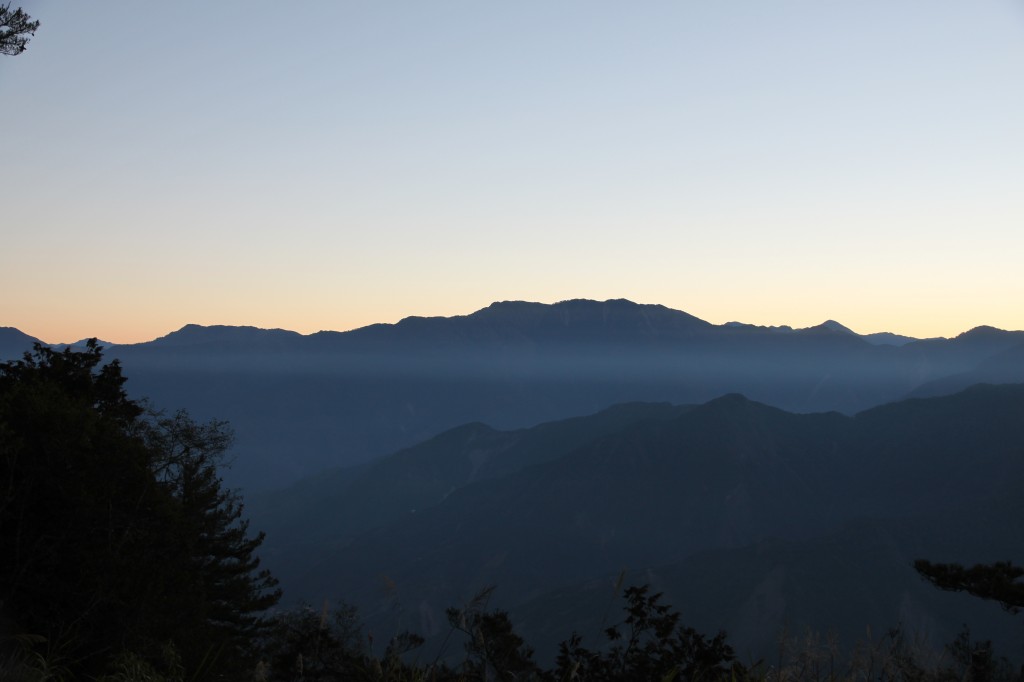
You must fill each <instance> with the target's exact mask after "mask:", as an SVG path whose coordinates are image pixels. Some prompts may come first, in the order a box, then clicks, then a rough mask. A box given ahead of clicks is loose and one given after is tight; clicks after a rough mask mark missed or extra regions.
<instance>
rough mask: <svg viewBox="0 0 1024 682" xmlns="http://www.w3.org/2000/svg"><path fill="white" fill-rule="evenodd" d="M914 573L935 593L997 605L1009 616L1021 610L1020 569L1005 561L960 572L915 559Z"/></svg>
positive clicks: (1022, 571) (1023, 571) (1022, 584)
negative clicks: (960, 595)
mask: <svg viewBox="0 0 1024 682" xmlns="http://www.w3.org/2000/svg"><path fill="white" fill-rule="evenodd" d="M914 569H915V570H917V572H918V573H920V574H921V576H922V577H924V578H925V579H926V580H928V582H930V583H931V584H933V585H935V586H936V587H938V588H939V589H943V590H949V591H951V592H967V593H968V594H973V595H974V596H975V597H981V598H982V599H991V600H993V601H997V602H999V604H1000V605H1001V606H1002V607H1003V608H1004V609H1006V610H1007V611H1009V612H1010V613H1017V612H1019V611H1020V610H1021V609H1022V608H1024V582H1022V581H1021V579H1022V578H1024V568H1022V567H1020V566H1014V565H1013V563H1011V562H1009V561H997V562H996V563H994V564H976V565H974V566H972V567H971V568H964V567H963V566H962V565H960V564H933V563H931V562H930V561H926V560H924V559H918V560H917V561H915V562H914Z"/></svg>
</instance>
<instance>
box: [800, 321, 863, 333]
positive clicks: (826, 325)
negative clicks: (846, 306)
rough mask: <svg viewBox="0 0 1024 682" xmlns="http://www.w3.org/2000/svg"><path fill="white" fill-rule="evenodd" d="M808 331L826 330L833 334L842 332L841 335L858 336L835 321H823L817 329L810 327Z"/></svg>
mask: <svg viewBox="0 0 1024 682" xmlns="http://www.w3.org/2000/svg"><path fill="white" fill-rule="evenodd" d="M810 329H827V330H829V331H833V332H842V333H843V334H853V335H854V336H860V334H858V333H857V332H855V331H853V330H852V329H850V328H849V327H847V326H846V325H842V324H840V323H838V322H836V321H835V320H825V321H824V322H822V323H821V324H819V325H818V326H817V327H810Z"/></svg>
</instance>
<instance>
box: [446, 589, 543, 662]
mask: <svg viewBox="0 0 1024 682" xmlns="http://www.w3.org/2000/svg"><path fill="white" fill-rule="evenodd" d="M493 591H494V588H493V587H488V588H486V589H484V590H482V591H481V592H480V593H478V594H477V595H476V596H475V597H473V599H472V600H470V602H469V603H468V604H467V605H466V606H464V607H462V608H450V609H448V610H447V612H446V613H447V615H448V623H449V625H451V627H452V628H453V629H454V630H457V631H459V632H462V633H463V634H465V635H466V637H467V639H466V660H465V662H464V663H463V664H462V666H461V668H460V674H461V675H463V676H467V677H468V678H469V679H473V680H530V679H539V678H540V677H541V669H540V667H539V666H538V665H537V664H536V663H535V662H534V660H533V649H532V648H530V647H529V646H527V645H526V643H525V642H524V641H523V638H522V637H520V636H519V635H518V634H516V632H515V631H514V629H513V628H512V621H511V620H509V617H508V613H506V612H505V611H487V610H486V606H487V602H488V600H489V599H490V596H491V593H492V592H493Z"/></svg>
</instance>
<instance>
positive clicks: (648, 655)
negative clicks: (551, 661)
mask: <svg viewBox="0 0 1024 682" xmlns="http://www.w3.org/2000/svg"><path fill="white" fill-rule="evenodd" d="M649 590H650V588H649V586H647V585H643V586H640V587H629V588H627V589H626V592H625V594H624V595H623V596H624V598H625V599H626V606H625V607H624V608H625V611H626V618H625V620H624V621H623V622H622V623H621V624H619V625H615V626H612V627H610V628H608V629H607V630H605V635H606V636H607V637H608V640H609V641H610V642H611V643H612V646H611V648H610V650H608V651H607V652H604V653H599V652H594V651H589V650H587V649H585V648H584V647H583V646H582V639H581V638H580V636H579V635H577V634H576V633H573V635H572V637H571V638H570V639H569V640H568V641H567V642H562V644H561V645H560V647H559V650H560V652H559V655H558V660H557V667H556V670H555V677H556V678H557V679H583V680H601V681H606V682H612V681H617V680H623V681H625V680H671V679H678V680H709V681H710V680H736V679H743V678H744V677H745V676H746V672H747V671H746V669H745V668H744V667H743V666H742V665H741V664H740V663H739V662H738V661H737V660H736V655H735V653H734V652H733V649H732V647H731V646H729V644H728V643H726V635H725V633H724V632H719V633H718V634H717V635H715V636H714V637H707V636H705V635H703V634H701V633H699V632H697V630H695V629H693V628H691V627H683V626H681V625H680V624H679V620H680V614H679V612H678V611H674V610H673V609H672V607H671V606H669V605H668V604H662V603H661V594H660V593H657V594H648V592H649Z"/></svg>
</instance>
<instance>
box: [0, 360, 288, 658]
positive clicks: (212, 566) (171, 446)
mask: <svg viewBox="0 0 1024 682" xmlns="http://www.w3.org/2000/svg"><path fill="white" fill-rule="evenodd" d="M124 382H125V378H124V376H123V375H122V373H121V368H120V365H119V364H118V363H117V361H113V362H110V363H108V364H105V365H104V364H102V354H101V349H100V348H99V346H98V345H97V344H96V341H95V340H92V341H90V342H89V343H88V344H87V347H86V350H85V351H83V352H74V351H72V350H71V349H65V350H64V351H61V352H58V351H54V350H52V349H50V348H48V347H46V346H42V345H39V344H37V345H36V346H35V350H34V352H33V353H31V354H26V355H25V357H24V359H22V360H19V361H14V362H7V363H2V364H0V623H3V622H4V621H6V623H5V624H6V625H7V626H8V628H7V629H10V630H13V632H14V633H16V634H18V633H20V634H23V635H30V636H34V637H39V636H41V637H43V638H45V639H46V640H47V642H48V643H49V644H48V645H49V646H51V647H52V646H55V645H57V644H59V645H60V647H61V650H62V651H66V652H67V656H68V657H69V659H70V660H73V661H75V670H74V672H75V673H76V674H80V675H97V674H100V673H102V672H103V671H104V670H105V669H106V668H108V667H109V666H110V664H111V662H112V661H113V660H115V659H116V658H117V657H118V656H119V655H120V654H122V653H123V652H126V651H128V652H132V653H133V654H136V655H137V656H139V657H141V658H143V659H148V660H150V661H152V662H153V663H154V665H159V664H160V661H164V660H168V658H167V656H166V655H165V651H166V648H167V646H168V644H170V645H172V646H173V647H174V648H175V649H176V650H177V651H178V653H179V654H180V658H181V660H182V661H183V663H184V665H185V666H186V668H187V669H188V670H189V671H190V674H192V673H195V672H197V671H199V670H200V669H205V670H212V669H214V668H220V669H221V670H230V669H232V668H234V669H235V670H237V671H238V672H241V669H240V668H239V663H240V662H241V661H243V660H244V659H245V657H246V656H247V651H246V645H247V642H248V640H249V639H250V638H251V636H252V634H253V633H254V632H255V631H257V630H258V629H259V628H260V627H261V624H262V620H261V618H260V613H261V612H262V611H263V610H264V609H266V608H268V607H269V606H271V605H273V604H274V603H275V602H276V601H277V600H278V598H279V597H280V593H279V592H278V591H277V590H276V589H274V588H275V581H274V579H273V578H272V577H271V576H270V575H269V574H268V573H267V572H266V571H259V570H258V561H257V559H256V558H255V557H254V554H253V553H254V551H255V550H256V549H257V548H258V546H259V544H260V542H261V541H262V539H263V536H262V535H257V536H255V537H249V535H248V525H247V522H245V521H244V519H242V517H241V514H242V506H241V501H240V499H239V497H238V496H237V494H235V493H233V492H231V491H229V490H226V489H224V488H223V486H222V483H221V480H220V478H219V477H218V475H217V465H218V464H220V463H222V457H223V453H224V452H225V450H226V448H227V447H228V445H229V444H230V441H231V435H230V432H229V431H228V430H227V429H226V426H225V425H224V424H223V423H220V422H211V423H209V424H197V423H196V422H194V421H192V420H191V418H189V417H188V415H187V414H186V413H184V412H179V413H176V414H175V415H174V416H172V417H170V418H165V417H162V416H161V415H159V414H154V413H152V412H150V411H147V409H146V407H145V405H143V404H142V403H139V402H137V401H133V400H131V399H129V398H128V397H127V394H126V393H125V391H124Z"/></svg>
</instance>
